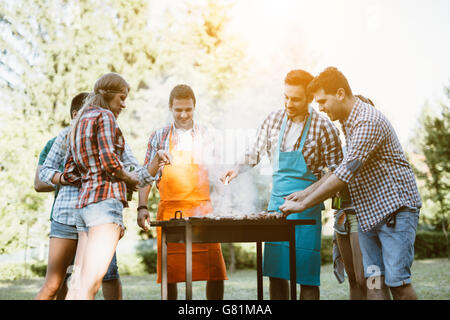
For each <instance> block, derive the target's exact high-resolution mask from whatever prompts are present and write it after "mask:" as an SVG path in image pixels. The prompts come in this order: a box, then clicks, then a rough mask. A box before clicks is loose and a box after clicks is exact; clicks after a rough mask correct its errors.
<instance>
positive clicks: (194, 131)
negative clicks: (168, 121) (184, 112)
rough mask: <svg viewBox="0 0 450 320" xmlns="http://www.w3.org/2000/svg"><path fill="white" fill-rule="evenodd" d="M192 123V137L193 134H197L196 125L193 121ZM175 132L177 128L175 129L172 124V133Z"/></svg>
mask: <svg viewBox="0 0 450 320" xmlns="http://www.w3.org/2000/svg"><path fill="white" fill-rule="evenodd" d="M192 122H193V124H192V131H191V132H192V135H194V134H196V133H197V130H198V125H197V123H196V122H195V120H192ZM176 130H177V128H176V127H175V122H172V133H175V132H176Z"/></svg>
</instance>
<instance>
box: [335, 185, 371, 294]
mask: <svg viewBox="0 0 450 320" xmlns="http://www.w3.org/2000/svg"><path fill="white" fill-rule="evenodd" d="M340 199H341V203H340V208H337V209H338V210H337V211H336V213H335V222H334V230H335V235H336V240H337V245H338V248H339V252H340V255H341V257H342V260H343V262H344V268H345V271H346V273H347V276H348V283H349V289H350V300H366V290H367V287H366V280H365V278H364V266H363V261H362V253H361V249H360V247H359V239H358V220H357V219H356V212H355V209H354V207H353V205H352V202H351V198H350V194H349V192H348V189H347V188H345V189H344V190H342V191H341V192H340Z"/></svg>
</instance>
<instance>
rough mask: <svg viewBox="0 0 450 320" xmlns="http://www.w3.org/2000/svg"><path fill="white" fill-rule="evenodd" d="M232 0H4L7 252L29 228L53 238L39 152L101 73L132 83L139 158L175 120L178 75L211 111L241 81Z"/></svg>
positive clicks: (2, 214)
mask: <svg viewBox="0 0 450 320" xmlns="http://www.w3.org/2000/svg"><path fill="white" fill-rule="evenodd" d="M225 2H226V1H207V0H202V1H196V2H195V5H194V4H193V3H191V2H188V1H178V2H177V6H166V7H164V5H165V4H162V2H159V1H147V0H137V1H125V0H110V1H106V2H105V1H99V0H95V1H88V0H81V1H57V0H42V1H31V0H24V1H19V2H13V1H11V2H7V3H2V6H1V7H0V47H1V50H0V90H1V92H2V98H3V101H2V102H3V103H2V105H1V106H0V108H1V111H2V112H1V113H0V122H1V123H2V126H1V128H0V148H1V150H2V153H1V155H0V189H1V190H2V192H1V195H0V222H1V224H2V225H3V226H4V228H3V231H2V233H1V235H0V253H3V252H10V251H13V250H14V249H16V248H18V247H24V246H25V241H24V235H25V234H27V232H29V233H30V235H33V237H34V238H39V237H40V238H41V239H44V238H45V236H46V234H47V232H48V212H49V210H50V205H51V204H49V201H47V200H46V199H48V198H49V197H48V195H42V194H37V193H36V192H35V191H34V190H33V189H32V181H33V178H34V172H35V168H36V167H35V166H36V162H37V161H36V159H37V157H38V155H39V152H40V151H41V149H42V148H43V146H44V145H45V142H46V141H47V140H48V139H50V138H52V137H53V136H55V135H56V134H57V133H58V132H59V131H60V130H61V129H62V128H63V127H65V126H67V125H68V124H69V119H70V118H69V112H68V111H69V105H70V100H71V98H72V97H73V96H74V95H75V94H77V93H78V92H80V91H90V90H92V88H93V84H94V82H95V80H96V79H98V77H99V76H101V75H102V74H104V73H106V72H110V71H113V72H118V73H121V74H122V75H123V76H124V77H125V79H127V81H128V82H129V83H130V85H131V92H130V96H129V98H128V100H127V110H126V112H123V114H122V115H121V117H120V118H119V119H118V121H119V125H120V126H121V129H122V131H123V132H124V135H125V138H126V139H127V141H128V143H129V144H130V146H131V147H132V149H133V150H134V153H135V155H136V157H137V158H138V160H139V162H140V163H142V162H143V160H144V155H145V150H146V147H147V142H148V137H149V135H150V133H151V132H152V131H153V130H154V129H156V128H157V127H160V126H162V125H164V124H165V123H166V122H167V121H169V120H170V118H169V114H168V112H167V100H168V95H169V91H170V90H171V88H172V87H173V86H174V85H175V84H177V83H179V82H186V83H189V84H193V87H194V90H195V91H196V93H197V96H198V97H199V99H198V100H199V101H201V103H202V104H205V108H203V107H202V108H203V110H206V112H205V114H204V116H203V119H207V120H208V121H212V120H211V119H208V113H209V111H210V110H211V109H212V108H213V107H215V106H214V105H213V103H217V104H219V100H220V99H221V98H222V97H224V96H225V95H226V94H227V91H228V90H232V88H233V87H234V86H236V85H238V84H237V83H238V82H237V81H236V79H237V77H238V76H237V75H238V74H239V73H240V72H241V71H240V68H239V65H240V64H239V60H240V56H241V55H242V52H241V50H240V49H239V45H238V43H237V42H236V41H235V40H233V39H232V37H230V36H228V35H226V34H224V32H223V30H224V26H225V25H226V16H227V10H228V8H227V6H225V5H224V3H225ZM158 6H163V7H164V14H163V16H162V17H161V16H159V17H158V16H157V15H155V14H154V12H155V11H156V8H157V7H158ZM135 198H137V195H135ZM132 211H134V210H132ZM135 219H136V217H135V212H127V211H126V213H125V214H124V220H125V222H126V223H127V221H128V223H127V225H128V226H131V225H133V226H135V225H136V222H135ZM136 229H137V227H136V226H135V228H134V230H136ZM35 235H38V236H37V237H36V236H35Z"/></svg>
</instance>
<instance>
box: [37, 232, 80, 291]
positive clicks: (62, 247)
mask: <svg viewBox="0 0 450 320" xmlns="http://www.w3.org/2000/svg"><path fill="white" fill-rule="evenodd" d="M76 248H77V240H73V239H62V238H50V245H49V253H48V264H47V273H46V274H45V282H44V285H43V286H42V288H41V290H40V291H39V292H38V294H37V295H36V297H35V299H36V300H53V299H55V297H56V294H57V293H58V290H59V288H60V287H61V284H62V283H63V281H64V278H65V276H66V272H67V268H68V267H69V266H70V264H71V263H72V260H73V257H74V255H75V250H76Z"/></svg>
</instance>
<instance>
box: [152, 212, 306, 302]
mask: <svg viewBox="0 0 450 320" xmlns="http://www.w3.org/2000/svg"><path fill="white" fill-rule="evenodd" d="M313 224H315V221H314V220H306V219H305V220H303V219H302V220H285V219H255V220H253V219H239V220H233V219H221V220H214V219H201V218H200V219H195V218H189V219H172V220H168V221H152V222H151V223H150V225H151V226H153V227H161V264H162V265H161V272H162V277H161V299H162V300H167V243H168V242H176V243H185V244H186V300H191V299H192V243H216V242H221V243H228V242H256V260H257V292H258V300H262V299H263V276H262V242H266V241H267V242H268V241H270V242H272V241H289V261H290V266H289V267H290V279H291V281H290V287H291V290H290V292H291V300H295V299H296V298H297V287H296V278H297V275H296V257H295V226H296V225H313Z"/></svg>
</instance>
